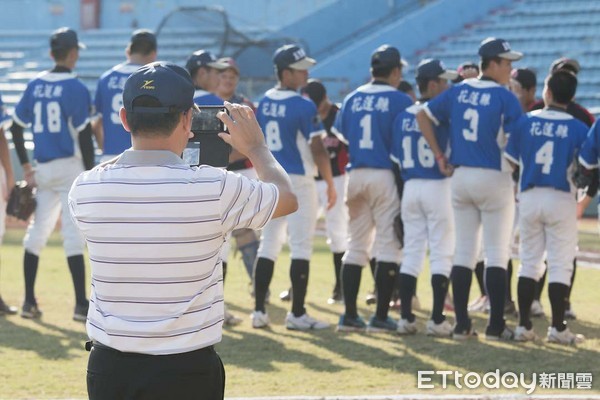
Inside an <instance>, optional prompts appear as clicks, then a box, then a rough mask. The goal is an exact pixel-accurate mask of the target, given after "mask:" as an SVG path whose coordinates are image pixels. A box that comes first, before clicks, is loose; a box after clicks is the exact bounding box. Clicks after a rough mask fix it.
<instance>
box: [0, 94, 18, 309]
mask: <svg viewBox="0 0 600 400" xmlns="http://www.w3.org/2000/svg"><path fill="white" fill-rule="evenodd" d="M9 123H10V117H9V116H8V115H7V114H6V110H5V108H4V103H3V102H2V97H0V243H2V239H3V238H4V231H5V229H6V225H5V220H6V203H7V200H8V197H9V196H10V191H11V190H12V188H13V187H14V186H15V176H14V173H13V169H12V163H11V162H10V152H9V150H8V141H7V140H6V136H5V135H4V128H5V126H6V125H7V124H9ZM16 313H17V308H16V307H14V306H10V305H8V304H6V303H5V302H4V300H2V296H0V315H4V314H16Z"/></svg>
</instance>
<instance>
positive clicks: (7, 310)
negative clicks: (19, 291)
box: [0, 297, 19, 315]
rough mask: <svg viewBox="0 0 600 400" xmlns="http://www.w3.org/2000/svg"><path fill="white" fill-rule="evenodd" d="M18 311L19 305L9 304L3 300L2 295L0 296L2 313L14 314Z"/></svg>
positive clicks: (0, 310) (0, 313) (0, 312)
mask: <svg viewBox="0 0 600 400" xmlns="http://www.w3.org/2000/svg"><path fill="white" fill-rule="evenodd" d="M17 311H19V310H18V308H17V307H14V306H9V305H8V304H6V303H5V302H4V300H2V297H0V315H5V314H6V315H14V314H16V313H17Z"/></svg>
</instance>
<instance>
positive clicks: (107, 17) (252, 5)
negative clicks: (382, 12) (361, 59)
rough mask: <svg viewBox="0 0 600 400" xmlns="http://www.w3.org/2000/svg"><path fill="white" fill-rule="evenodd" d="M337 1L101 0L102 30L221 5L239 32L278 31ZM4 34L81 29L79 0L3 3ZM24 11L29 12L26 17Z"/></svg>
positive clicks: (1, 23) (144, 23)
mask: <svg viewBox="0 0 600 400" xmlns="http://www.w3.org/2000/svg"><path fill="white" fill-rule="evenodd" d="M335 1H336V0H302V1H288V0H285V1H281V0H253V1H242V0H99V2H100V15H99V20H100V27H101V28H110V29H113V28H127V29H129V28H131V27H132V26H135V25H139V26H145V27H153V28H154V27H156V26H157V25H158V24H159V23H160V21H161V19H162V18H163V16H165V15H166V14H167V13H169V12H170V11H171V10H173V9H174V8H176V7H181V6H212V5H219V6H221V7H223V8H224V9H225V11H227V13H228V14H229V17H230V19H231V22H232V23H233V24H234V26H236V27H237V28H238V29H241V30H244V28H248V29H253V30H265V29H268V30H277V29H280V28H281V27H283V26H285V25H288V24H291V23H293V22H294V21H296V20H298V19H300V18H302V17H304V16H306V15H308V14H310V13H312V12H314V11H316V10H318V9H320V8H322V7H325V6H327V5H329V4H331V3H334V2H335ZM1 3H2V4H1V7H2V13H0V26H1V27H2V29H4V30H50V29H54V28H58V27H61V26H70V27H72V28H74V29H81V26H82V24H81V16H80V12H81V1H80V0H52V1H49V0H2V1H1ZM23 10H27V13H26V17H25V16H24V13H23Z"/></svg>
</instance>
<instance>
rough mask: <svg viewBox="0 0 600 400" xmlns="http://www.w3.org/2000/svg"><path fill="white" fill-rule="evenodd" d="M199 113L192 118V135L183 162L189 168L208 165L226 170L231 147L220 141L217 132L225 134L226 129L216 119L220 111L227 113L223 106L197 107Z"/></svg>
mask: <svg viewBox="0 0 600 400" xmlns="http://www.w3.org/2000/svg"><path fill="white" fill-rule="evenodd" d="M199 108H200V112H195V113H194V115H193V117H192V133H193V134H194V136H193V137H192V138H190V140H189V141H188V144H187V146H186V148H185V149H184V150H183V154H182V156H181V157H182V158H183V160H184V161H185V162H186V163H188V164H189V165H191V166H198V165H203V164H204V165H210V166H213V167H217V168H226V167H227V166H228V165H229V153H231V146H230V145H229V144H227V143H226V142H225V141H223V139H221V138H220V137H219V136H218V134H219V132H227V127H226V126H225V124H223V122H222V121H221V120H220V119H219V118H217V113H219V112H220V111H223V112H227V109H226V108H225V107H223V106H199Z"/></svg>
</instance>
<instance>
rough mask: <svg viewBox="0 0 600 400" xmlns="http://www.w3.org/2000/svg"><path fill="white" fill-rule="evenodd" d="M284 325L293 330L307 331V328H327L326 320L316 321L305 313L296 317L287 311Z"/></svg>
mask: <svg viewBox="0 0 600 400" xmlns="http://www.w3.org/2000/svg"><path fill="white" fill-rule="evenodd" d="M285 327H286V328H287V329H289V330H293V331H308V330H311V329H313V330H320V329H327V328H329V324H328V323H327V322H323V321H318V320H316V319H314V318H313V317H310V316H309V315H308V314H307V313H304V314H302V315H301V316H299V317H296V316H295V315H294V313H292V312H288V313H287V315H286V317H285Z"/></svg>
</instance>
